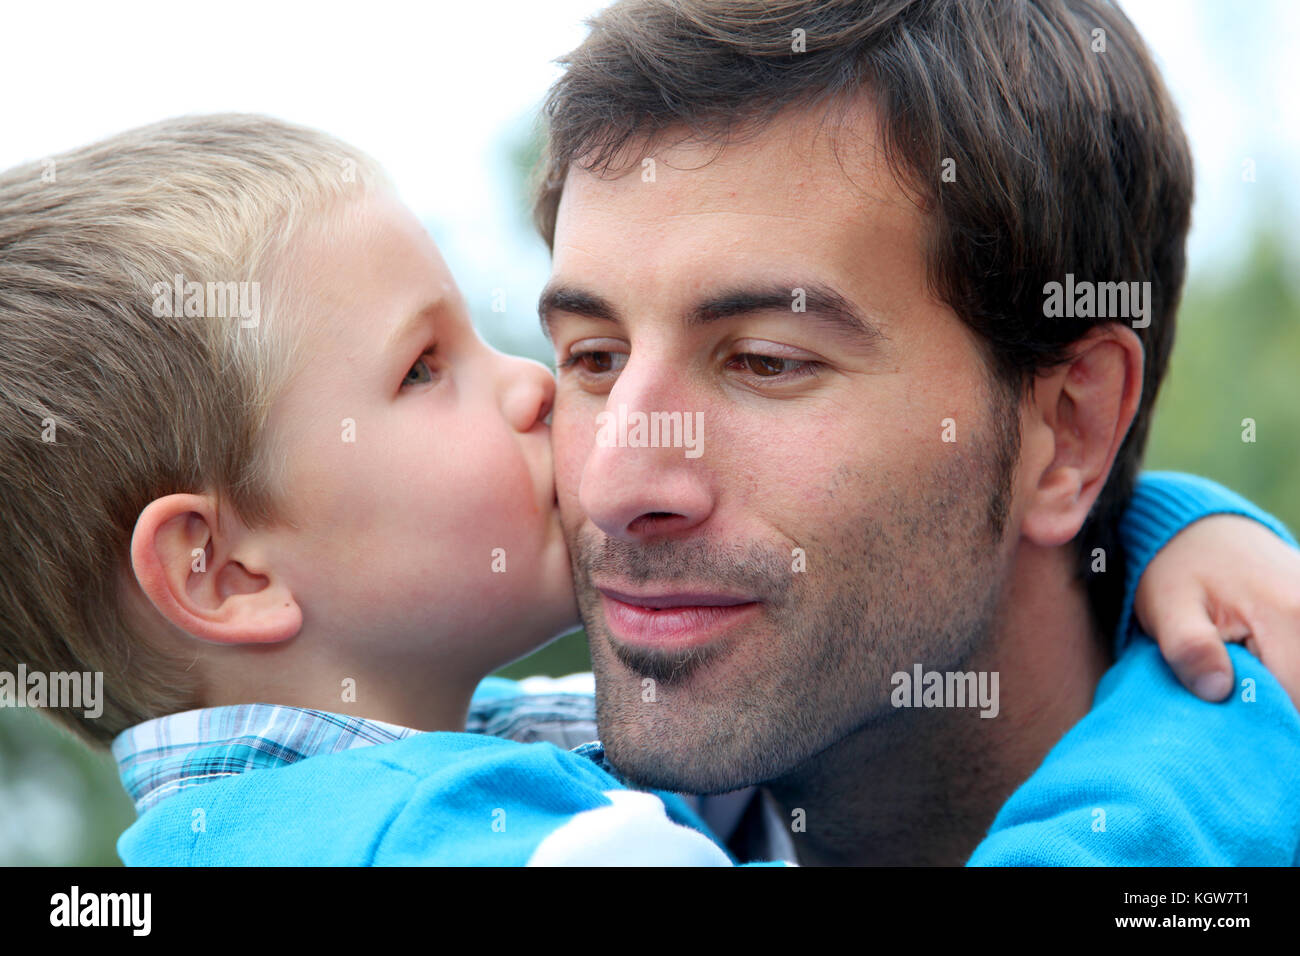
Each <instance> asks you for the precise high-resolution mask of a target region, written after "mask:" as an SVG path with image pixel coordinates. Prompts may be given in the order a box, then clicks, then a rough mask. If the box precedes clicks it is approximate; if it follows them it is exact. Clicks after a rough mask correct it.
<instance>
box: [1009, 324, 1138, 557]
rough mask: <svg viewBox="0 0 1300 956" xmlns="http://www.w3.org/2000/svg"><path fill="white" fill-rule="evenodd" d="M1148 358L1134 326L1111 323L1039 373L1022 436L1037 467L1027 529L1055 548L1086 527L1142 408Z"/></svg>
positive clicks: (1028, 478) (1031, 477) (1025, 453)
mask: <svg viewBox="0 0 1300 956" xmlns="http://www.w3.org/2000/svg"><path fill="white" fill-rule="evenodd" d="M1142 360H1143V351H1142V342H1141V340H1140V339H1139V338H1138V337H1137V335H1136V334H1135V333H1134V332H1133V330H1132V329H1130V328H1129V327H1128V326H1126V325H1120V324H1118V323H1110V324H1107V325H1102V326H1098V327H1096V328H1094V329H1092V330H1090V331H1089V332H1088V334H1087V335H1085V336H1084V337H1083V338H1082V339H1080V340H1079V341H1078V342H1075V343H1074V345H1073V347H1072V348H1071V351H1070V357H1069V358H1068V359H1067V360H1066V361H1065V362H1064V363H1062V364H1061V365H1059V366H1057V367H1056V368H1054V369H1051V370H1050V371H1048V372H1046V373H1045V374H1043V375H1040V376H1038V377H1037V378H1036V379H1035V381H1034V388H1033V398H1032V402H1031V404H1030V407H1029V409H1028V416H1027V418H1026V421H1025V426H1024V433H1023V434H1024V439H1023V442H1022V456H1021V461H1022V462H1023V463H1024V464H1025V465H1026V466H1027V468H1028V469H1029V470H1028V472H1027V473H1025V474H1024V476H1023V477H1024V481H1025V482H1027V483H1028V487H1027V488H1026V489H1025V490H1026V491H1027V492H1028V499H1027V500H1028V507H1027V508H1026V510H1025V514H1024V520H1023V521H1022V522H1021V525H1020V532H1021V535H1022V536H1024V537H1025V538H1027V539H1029V540H1030V541H1032V542H1034V543H1035V544H1038V545H1042V546H1044V547H1055V546H1058V545H1062V544H1065V543H1066V542H1067V541H1069V540H1071V539H1072V538H1074V536H1075V535H1077V534H1078V533H1079V530H1080V529H1081V528H1082V527H1083V523H1084V521H1085V520H1086V519H1087V517H1088V512H1089V511H1091V510H1092V505H1093V502H1095V501H1096V500H1097V496H1098V495H1100V494H1101V489H1102V488H1103V487H1104V486H1105V484H1106V480H1107V479H1108V478H1109V477H1110V469H1111V465H1113V464H1114V462H1115V456H1116V454H1118V452H1119V448H1120V445H1121V444H1122V443H1123V441H1124V436H1125V435H1127V434H1128V430H1129V426H1130V425H1131V424H1132V423H1133V418H1134V416H1135V415H1136V414H1137V409H1138V403H1139V402H1140V401H1141V399H1142V364H1143V361H1142ZM1022 487H1023V486H1022Z"/></svg>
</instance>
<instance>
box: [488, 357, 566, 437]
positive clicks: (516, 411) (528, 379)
mask: <svg viewBox="0 0 1300 956" xmlns="http://www.w3.org/2000/svg"><path fill="white" fill-rule="evenodd" d="M501 360H502V362H503V366H502V369H501V378H500V381H501V389H502V392H501V411H502V414H503V415H505V418H506V421H507V422H508V423H509V424H510V427H511V428H513V429H515V430H516V431H519V432H529V431H532V430H533V429H534V428H535V427H536V426H537V424H538V423H539V422H543V421H545V420H546V416H547V415H549V414H551V406H552V405H553V404H554V402H555V376H553V375H552V374H551V370H550V369H548V368H547V367H546V366H545V365H543V364H542V363H541V362H534V361H533V360H532V359H525V358H518V357H517V356H513V355H503V356H501Z"/></svg>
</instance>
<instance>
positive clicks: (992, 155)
mask: <svg viewBox="0 0 1300 956" xmlns="http://www.w3.org/2000/svg"><path fill="white" fill-rule="evenodd" d="M592 26H593V30H592V34H591V36H590V37H589V38H588V40H587V41H586V42H584V43H583V45H582V46H580V47H579V48H578V49H577V50H576V51H574V52H573V53H572V54H570V56H569V57H568V58H567V60H566V62H567V72H566V74H565V75H564V77H563V78H562V79H561V80H560V81H559V82H558V83H557V85H556V87H555V88H554V90H553V91H552V94H551V96H550V98H549V100H548V102H547V107H546V112H547V118H548V122H549V133H550V143H549V149H550V153H549V160H548V161H549V167H548V170H547V172H548V176H547V178H546V182H545V183H544V186H543V189H542V192H541V194H540V199H539V203H538V209H537V214H538V222H539V225H540V227H541V229H542V232H543V235H544V236H545V237H546V238H547V240H548V242H550V243H551V245H552V248H553V252H554V268H553V274H552V279H551V282H550V283H549V284H548V287H547V289H546V291H545V292H544V293H543V296H542V300H541V304H540V311H541V314H542V319H543V323H544V325H545V326H546V328H547V331H548V334H549V335H550V337H551V339H552V341H553V343H554V345H555V348H556V357H557V364H558V366H559V390H558V394H557V401H556V407H555V414H554V427H555V432H554V442H555V450H556V469H557V489H558V494H559V499H560V504H561V509H562V512H563V515H564V518H565V525H566V533H567V536H568V539H569V544H570V550H571V553H572V557H573V562H574V571H575V583H576V586H577V589H578V596H579V605H580V608H581V611H582V616H583V620H584V622H585V624H586V626H587V631H588V635H589V638H590V641H591V653H592V661H593V669H594V671H595V676H596V687H597V700H596V705H597V719H598V723H599V727H600V733H601V738H602V741H603V743H604V745H605V748H606V754H607V758H608V761H609V762H610V763H611V764H612V765H613V767H614V768H616V769H617V770H618V771H620V772H622V773H623V774H625V775H626V776H627V777H628V778H630V779H631V780H633V781H635V782H637V783H639V784H642V785H646V786H653V787H660V788H664V789H671V790H678V791H684V792H692V793H705V794H718V793H723V792H726V791H733V790H736V789H738V788H742V787H746V786H752V785H762V787H763V790H764V792H765V793H766V794H767V799H768V801H769V815H771V816H774V817H775V818H776V819H780V820H783V821H788V822H789V824H790V829H791V831H792V833H793V835H794V847H793V849H794V851H795V852H796V853H797V856H798V858H799V860H800V861H801V862H823V863H826V862H829V863H848V862H875V863H960V862H963V861H965V860H967V859H968V858H969V857H970V854H971V852H972V850H973V849H974V848H975V846H976V844H977V843H979V841H980V839H981V838H982V837H983V836H984V835H985V832H986V831H987V829H988V827H989V825H990V824H991V823H992V822H993V821H994V818H995V816H997V814H998V812H999V809H1000V808H1003V805H1004V804H1007V801H1008V797H1009V796H1011V794H1012V793H1013V792H1014V791H1015V789H1016V788H1017V786H1018V785H1019V784H1020V783H1021V782H1023V781H1024V780H1025V779H1026V778H1027V777H1028V776H1029V775H1030V774H1031V773H1032V772H1033V771H1034V770H1035V768H1036V767H1038V766H1039V764H1040V763H1041V762H1042V761H1043V758H1044V756H1045V755H1047V754H1048V752H1049V751H1050V750H1052V748H1053V746H1054V745H1056V744H1057V742H1058V741H1060V740H1061V739H1062V737H1063V736H1064V735H1066V734H1067V732H1068V731H1071V728H1075V732H1076V733H1085V734H1086V733H1088V732H1090V728H1091V727H1092V726H1093V725H1092V724H1090V723H1089V722H1088V721H1086V720H1085V719H1084V718H1085V717H1086V716H1087V715H1089V711H1090V708H1092V706H1093V701H1094V694H1095V693H1096V692H1097V690H1098V685H1099V682H1100V681H1101V680H1102V677H1103V674H1105V673H1106V672H1107V668H1108V667H1110V665H1111V662H1112V647H1111V645H1110V642H1109V639H1108V635H1110V634H1113V633H1114V631H1115V627H1116V625H1117V623H1118V622H1119V620H1120V618H1121V611H1122V609H1121V608H1120V606H1119V604H1120V600H1121V597H1120V596H1121V594H1122V583H1123V578H1122V572H1121V573H1116V569H1115V568H1114V567H1112V568H1111V569H1110V571H1109V573H1091V572H1092V571H1096V570H1097V564H1096V561H1097V556H1098V555H1101V556H1102V558H1103V563H1102V567H1104V557H1105V556H1106V555H1111V556H1114V555H1116V554H1117V553H1118V549H1117V547H1116V542H1115V540H1114V529H1115V526H1116V519H1117V515H1118V514H1119V513H1120V511H1121V510H1122V509H1123V507H1124V506H1125V504H1126V503H1127V502H1128V500H1129V498H1130V495H1131V492H1132V488H1133V482H1134V477H1135V474H1136V471H1137V469H1138V466H1139V462H1140V456H1141V453H1142V448H1143V444H1144V442H1145V439H1146V435H1147V431H1148V427H1149V423H1150V417H1151V411H1152V403H1153V401H1154V398H1155V394H1156V391H1157V388H1158V386H1159V383H1160V379H1161V376H1162V374H1163V372H1164V369H1165V366H1166V363H1167V359H1168V354H1169V348H1170V346H1171V343H1172V338H1173V321H1174V314H1175V309H1176V306H1177V302H1178V298H1179V294H1180V289H1181V285H1182V280H1183V271H1184V255H1183V246H1184V240H1185V235H1186V230H1187V227H1188V221H1189V214H1190V205H1191V162H1190V158H1189V155H1188V151H1187V147H1186V143H1185V141H1184V138H1183V135H1182V132H1181V129H1180V128H1179V125H1178V122H1177V118H1176V116H1175V114H1174V111H1173V108H1172V106H1171V105H1170V103H1169V100H1168V97H1167V94H1166V93H1165V91H1164V88H1163V86H1162V84H1161V81H1160V79H1159V76H1158V74H1157V73H1156V71H1155V69H1154V67H1153V66H1152V64H1151V62H1150V59H1149V57H1148V55H1147V53H1146V52H1145V49H1144V47H1143V45H1142V42H1141V40H1140V38H1139V37H1138V36H1137V34H1136V32H1135V31H1134V29H1133V27H1132V25H1131V24H1130V23H1129V22H1128V21H1127V19H1126V18H1124V16H1123V15H1122V14H1121V13H1119V12H1118V11H1117V10H1115V9H1114V8H1112V7H1110V6H1109V5H1107V4H1104V3H1101V2H1090V0H1080V2H1073V3H1065V2H1063V0H1041V2H1007V3H998V4H984V3H967V2H943V0H934V2H931V0H918V2H906V0H897V2H878V3H856V2H855V3H848V2H837V0H828V2H795V0H781V2H757V0H753V2H750V0H714V2H703V0H681V2H675V3H665V2H660V0H624V2H620V3H616V4H614V5H613V6H612V7H610V8H608V9H607V10H605V11H604V12H602V14H600V15H599V16H598V17H597V18H595V20H593V23H592ZM1076 280H1077V282H1078V283H1082V284H1083V285H1076ZM1053 283H1055V284H1057V285H1056V286H1053ZM1120 284H1122V285H1120ZM1053 288H1056V289H1057V290H1058V291H1057V294H1056V296H1055V300H1054V299H1053V296H1051V295H1049V294H1048V293H1049V290H1051V289H1053ZM1067 288H1068V289H1069V291H1068V292H1065V295H1067V296H1068V297H1069V299H1070V303H1069V305H1068V306H1065V307H1062V304H1061V301H1060V298H1061V292H1062V291H1064V290H1065V289H1067ZM1085 288H1087V289H1089V290H1090V292H1089V294H1088V295H1087V296H1086V299H1085V297H1084V295H1083V293H1082V292H1079V293H1078V294H1077V297H1076V290H1082V289H1085ZM1121 291H1123V292H1124V293H1126V294H1125V295H1124V296H1123V297H1122V301H1121V296H1120V292H1121ZM674 412H676V413H680V415H681V420H682V421H683V422H684V423H689V422H691V421H698V422H700V423H701V424H700V425H699V426H698V428H697V434H696V435H695V436H694V437H695V438H696V439H697V441H696V442H695V448H694V450H695V451H696V452H697V453H696V454H687V453H686V452H687V451H691V450H692V449H689V448H684V447H683V444H684V443H683V442H681V441H676V440H665V441H662V442H661V441H654V442H650V441H645V440H642V441H640V442H638V441H637V440H636V437H635V436H634V437H633V438H632V440H630V441H629V440H628V436H627V435H626V434H623V435H621V436H620V435H617V434H615V432H617V431H618V429H619V428H624V427H625V425H626V423H628V422H633V423H635V422H636V420H637V419H636V416H637V415H638V414H639V415H642V416H650V415H653V414H655V413H658V415H659V418H658V419H657V420H658V421H659V422H660V423H661V424H663V423H666V422H668V421H669V420H670V418H669V416H670V415H671V413H674ZM602 413H607V414H605V415H604V416H603V417H602ZM611 424H613V425H616V426H617V427H616V428H613V429H612V430H611V429H607V428H606V427H605V426H609V425H611ZM673 434H675V433H673ZM640 437H641V438H642V439H644V438H645V436H644V435H642V436H640ZM657 437H662V434H660V435H659V436H657ZM638 445H654V446H658V447H637V446H638ZM665 446H667V447H665ZM1123 613H1124V614H1125V615H1126V614H1127V611H1124V612H1123ZM1138 653H1139V652H1133V653H1132V654H1125V655H1124V656H1123V657H1122V658H1121V663H1120V665H1117V667H1116V671H1115V672H1114V673H1116V674H1117V675H1118V676H1115V677H1114V681H1118V682H1120V684H1121V686H1120V691H1119V692H1126V691H1130V690H1132V687H1131V686H1130V685H1131V684H1132V686H1136V687H1137V688H1138V690H1137V691H1135V693H1137V695H1138V697H1139V698H1140V699H1157V698H1160V695H1161V694H1162V693H1163V690H1162V689H1161V688H1159V687H1156V683H1153V682H1158V681H1159V680H1160V679H1161V678H1160V677H1159V676H1158V675H1157V674H1156V672H1155V671H1154V670H1152V669H1151V668H1153V667H1155V666H1156V663H1154V662H1152V661H1147V660H1146V659H1144V658H1142V659H1139V657H1138V656H1135V655H1137V654H1138ZM1235 659H1236V660H1237V661H1238V663H1239V667H1240V665H1241V663H1242V658H1241V657H1237V658H1235ZM1156 660H1157V661H1158V659H1156ZM1143 668H1146V670H1143ZM931 672H933V673H936V674H938V675H940V683H941V684H942V685H943V686H945V687H952V686H953V685H954V682H953V681H952V680H951V677H950V676H949V675H954V674H956V675H966V674H971V675H974V676H975V679H976V681H977V682H983V683H977V684H972V685H970V686H971V687H972V688H975V687H979V688H983V689H982V690H980V691H979V692H980V693H981V694H982V695H984V696H985V697H987V698H988V701H987V703H988V706H985V707H983V708H982V709H980V708H974V707H970V706H962V705H960V704H954V702H953V701H951V700H940V701H939V702H938V703H939V704H940V706H937V707H935V708H934V709H931V706H932V705H933V703H934V702H932V701H931V702H927V701H925V700H923V699H922V695H921V694H920V693H919V688H918V690H917V691H913V690H912V688H911V686H910V682H911V681H912V679H913V677H912V675H915V680H916V683H917V684H918V685H919V684H921V683H922V680H923V679H924V681H925V684H926V686H927V687H932V686H933V685H932V681H930V680H929V679H928V678H925V677H924V675H926V674H928V673H931ZM945 678H947V682H946V683H943V682H944V680H945ZM1266 679H1267V678H1266ZM1108 680H1111V678H1108ZM1252 680H1253V678H1252ZM1269 680H1271V679H1269ZM1126 682H1127V683H1126ZM1133 682H1136V684H1133ZM905 685H908V686H905ZM1102 688H1103V691H1104V692H1106V693H1109V692H1111V691H1112V690H1114V688H1113V687H1111V686H1110V685H1107V684H1102ZM990 689H991V692H992V693H991V695H989V694H988V693H987V692H988V691H989V690H990ZM1269 690H1270V692H1271V693H1272V698H1271V700H1272V704H1270V706H1273V707H1279V708H1289V704H1288V703H1287V702H1286V701H1285V695H1284V694H1281V693H1280V691H1279V689H1278V688H1277V687H1276V686H1275V685H1272V684H1270V686H1269ZM903 691H906V692H903ZM972 693H975V690H974V689H972ZM1144 694H1145V697H1143V695H1144ZM993 698H996V701H994V699H993ZM1160 699H1163V698H1160ZM1187 700H1188V701H1189V702H1191V703H1196V702H1195V700H1194V699H1193V698H1191V697H1190V695H1188V696H1187ZM945 705H946V706H945ZM1201 706H1204V707H1207V708H1208V707H1209V705H1201ZM1226 706H1228V705H1225V707H1226ZM1278 712H1279V713H1281V714H1282V715H1283V716H1282V717H1280V718H1279V720H1282V721H1285V720H1291V721H1292V723H1294V711H1293V710H1291V711H1289V713H1290V716H1289V717H1288V716H1286V712H1285V711H1282V710H1280V709H1279V711H1278ZM1164 713H1165V715H1166V716H1168V715H1169V713H1170V712H1168V711H1166V712H1164ZM1232 713H1233V714H1234V715H1236V714H1238V711H1233V712H1232ZM988 717H995V719H992V720H990V719H986V718H988ZM1142 719H1146V718H1145V717H1140V716H1137V715H1135V716H1134V717H1133V720H1134V721H1135V724H1134V726H1137V725H1138V724H1137V723H1136V722H1137V721H1139V720H1142ZM1179 719H1181V717H1180V718H1179ZM1194 719H1195V720H1204V721H1213V720H1217V719H1220V718H1219V717H1214V716H1208V711H1207V712H1206V714H1201V712H1199V711H1198V712H1197V714H1196V715H1195V717H1194ZM1243 719H1244V718H1243ZM1206 726H1209V725H1208V724H1207V725H1206ZM1233 726H1235V725H1233ZM1242 726H1247V725H1242ZM1270 726H1271V725H1270ZM1232 732H1233V733H1241V732H1250V733H1253V732H1255V731H1253V730H1250V729H1249V728H1247V729H1246V730H1244V731H1243V730H1241V729H1240V728H1238V729H1237V730H1234V731H1232ZM1260 733H1261V734H1265V732H1263V731H1260ZM1265 736H1267V735H1266V734H1265ZM1071 739H1072V740H1073V739H1074V738H1073V737H1072V738H1071ZM1297 741H1300V734H1298V733H1297V728H1296V727H1295V726H1292V725H1291V724H1287V725H1286V726H1285V727H1284V728H1283V729H1282V730H1281V731H1279V735H1278V737H1277V739H1273V738H1272V737H1268V738H1267V739H1266V740H1265V742H1264V743H1262V744H1259V746H1260V747H1261V748H1262V749H1261V751H1260V752H1261V753H1262V754H1263V755H1265V756H1266V757H1267V758H1268V759H1274V758H1276V756H1277V754H1278V753H1282V754H1294V752H1295V747H1296V744H1297ZM1256 743H1258V741H1256ZM1130 756H1132V758H1133V759H1134V760H1141V759H1144V758H1143V755H1142V754H1141V753H1135V754H1133V755H1130ZM1225 762H1226V761H1225ZM1292 763H1293V761H1292ZM1069 766H1071V765H1069V764H1067V773H1066V779H1067V787H1066V789H1067V790H1068V789H1069V787H1068V783H1069V781H1070V780H1071V779H1074V777H1071V776H1070V773H1069V772H1068V767H1069ZM1074 773H1075V777H1078V776H1079V772H1078V771H1075V772H1074ZM1275 783H1276V781H1275ZM1282 783H1285V781H1282ZM1282 789H1285V788H1284V787H1283V788H1282ZM1269 792H1270V793H1272V792H1273V791H1272V790H1270V791H1269ZM1078 799H1082V796H1079V797H1078ZM1189 799H1191V798H1190V797H1189ZM1139 802H1141V801H1140V800H1139ZM772 808H776V812H775V814H772ZM750 809H751V811H752V808H750ZM1060 809H1061V808H1059V807H1048V808H1046V809H1045V810H1044V811H1043V813H1044V814H1046V816H1048V817H1052V815H1053V814H1057V813H1058V811H1059V810H1060ZM1069 809H1070V810H1071V812H1077V811H1079V810H1080V808H1079V807H1071V808H1069ZM1288 812H1289V809H1288ZM1058 815H1059V814H1058ZM1033 816H1034V814H1033V813H1029V814H1028V817H1024V816H1022V817H1019V818H1017V820H1016V824H1017V825H1026V824H1036V823H1041V822H1042V821H1041V820H1036V819H1030V818H1033ZM1103 829H1104V826H1103ZM1291 836H1292V835H1291V833H1290V831H1289V830H1288V831H1287V832H1286V833H1284V834H1283V835H1282V836H1281V837H1280V838H1279V843H1280V844H1281V845H1282V846H1283V849H1282V850H1281V851H1280V852H1281V853H1282V854H1283V855H1284V856H1285V854H1286V853H1287V852H1290V853H1292V854H1293V853H1294V849H1295V847H1294V844H1293V843H1292V844H1290V849H1289V851H1288V850H1287V849H1286V846H1287V844H1288V841H1290V840H1291ZM733 846H735V844H733ZM1012 855H1013V856H1014V854H1012ZM1015 858H1016V859H1020V858H1019V857H1015ZM1102 858H1103V859H1105V855H1104V854H1102ZM1112 859H1116V858H1112ZM1120 859H1122V857H1120ZM991 862H997V860H992V861H991ZM1288 862H1289V860H1288Z"/></svg>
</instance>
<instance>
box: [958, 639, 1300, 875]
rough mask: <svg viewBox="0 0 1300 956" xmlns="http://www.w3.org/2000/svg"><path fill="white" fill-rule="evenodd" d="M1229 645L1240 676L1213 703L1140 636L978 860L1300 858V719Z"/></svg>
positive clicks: (1236, 861)
mask: <svg viewBox="0 0 1300 956" xmlns="http://www.w3.org/2000/svg"><path fill="white" fill-rule="evenodd" d="M1229 654H1230V655H1231V657H1232V658H1233V661H1234V663H1235V664H1236V667H1237V676H1238V677H1239V678H1240V682H1239V684H1238V686H1237V688H1236V689H1235V690H1234V692H1233V693H1232V694H1231V695H1230V696H1229V698H1228V700H1227V701H1226V702H1224V703H1221V704H1219V703H1209V702H1206V701H1203V700H1199V699H1198V698H1196V697H1193V696H1192V695H1191V694H1188V693H1187V692H1186V691H1184V690H1183V689H1182V688H1181V687H1179V686H1178V682H1177V681H1176V679H1175V678H1174V675H1173V672H1172V671H1170V670H1169V668H1168V667H1167V666H1166V665H1165V663H1164V661H1163V660H1161V658H1160V653H1159V651H1158V650H1157V648H1156V646H1155V645H1154V644H1153V643H1152V642H1151V641H1150V640H1149V639H1148V638H1147V637H1145V636H1139V637H1137V638H1135V639H1134V640H1133V641H1132V642H1131V643H1130V644H1129V645H1128V647H1127V648H1126V650H1125V651H1124V653H1123V655H1122V656H1121V657H1120V659H1119V661H1118V662H1117V663H1116V664H1115V666H1114V667H1112V668H1111V669H1110V670H1109V671H1107V672H1106V675H1105V677H1103V678H1102V681H1101V683H1100V684H1099V685H1098V688H1097V698H1096V701H1095V703H1094V706H1093V709H1092V710H1091V711H1090V712H1089V713H1088V714H1087V715H1086V716H1085V717H1084V719H1083V720H1081V721H1080V722H1079V723H1077V724H1076V725H1075V726H1074V727H1073V728H1072V729H1071V730H1070V732H1069V733H1067V734H1066V735H1065V736H1064V737H1063V738H1061V741H1060V742H1059V743H1058V744H1057V745H1056V746H1055V747H1054V748H1052V750H1051V752H1050V753H1049V754H1048V755H1047V757H1046V759H1045V760H1044V761H1043V764H1042V766H1040V767H1039V768H1038V770H1036V771H1035V772H1034V774H1033V776H1031V777H1030V778H1029V779H1028V780H1026V781H1025V782H1024V783H1023V784H1022V785H1021V786H1020V788H1019V789H1018V790H1016V792H1015V793H1014V794H1012V796H1011V799H1010V800H1008V801H1007V802H1006V804H1005V805H1004V806H1003V807H1002V809H1001V810H1000V811H999V813H998V816H997V818H996V819H995V820H994V821H993V826H992V828H991V829H990V830H989V834H988V836H987V837H985V839H984V841H983V842H982V843H981V844H980V845H979V846H978V847H977V848H976V850H975V853H974V855H972V857H971V858H970V861H969V863H968V864H967V865H969V866H1242V865H1251V866H1293V865H1295V864H1296V863H1297V862H1300V852H1298V851H1300V714H1297V713H1296V710H1295V708H1294V707H1293V706H1291V702H1290V700H1289V699H1288V698H1287V695H1286V692H1285V691H1284V690H1283V688H1282V686H1281V685H1280V684H1279V683H1278V682H1277V681H1276V680H1275V679H1274V678H1273V676H1272V675H1271V674H1270V673H1269V672H1268V671H1267V670H1266V669H1265V668H1264V666H1263V665H1262V664H1261V663H1260V662H1259V661H1258V660H1256V659H1255V658H1254V657H1252V656H1251V655H1250V654H1249V653H1247V652H1246V651H1245V649H1243V648H1240V647H1232V648H1230V649H1229Z"/></svg>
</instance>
